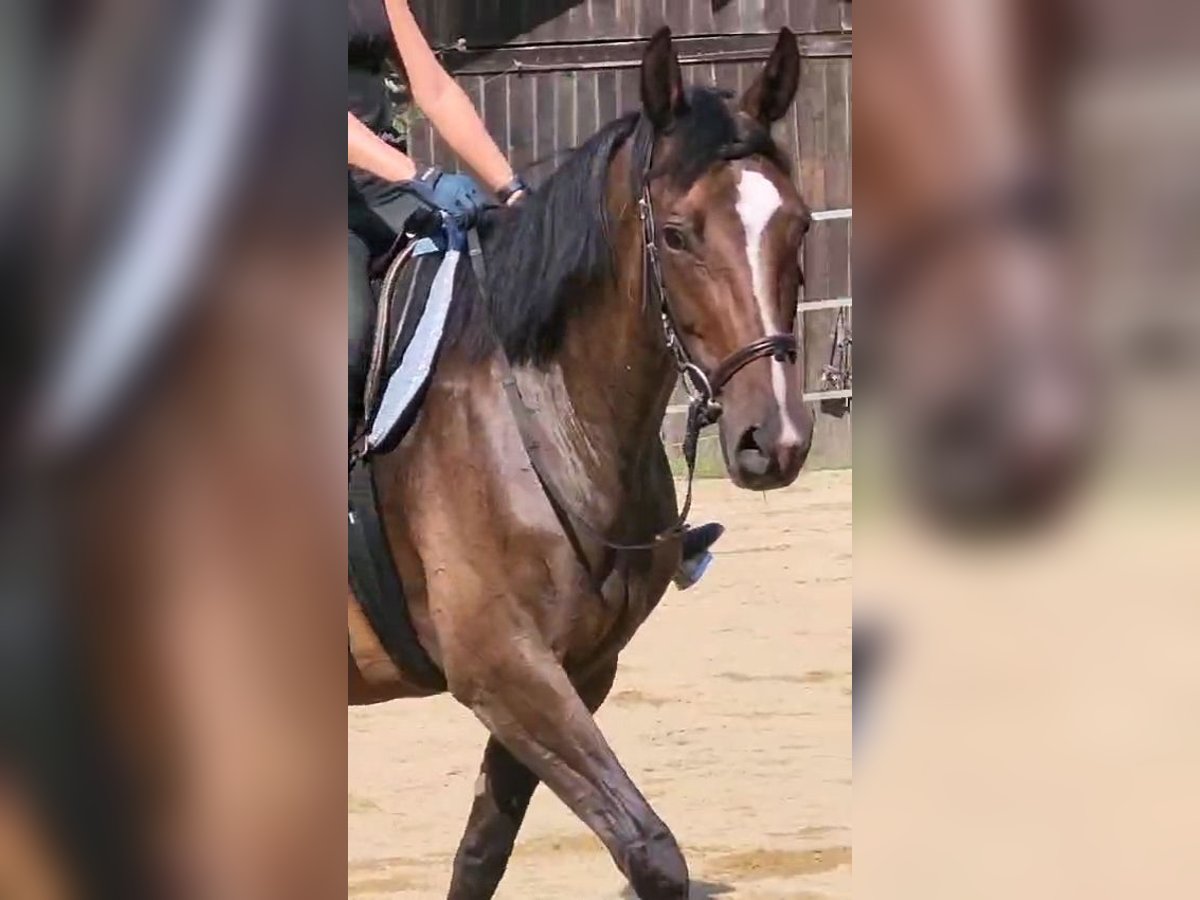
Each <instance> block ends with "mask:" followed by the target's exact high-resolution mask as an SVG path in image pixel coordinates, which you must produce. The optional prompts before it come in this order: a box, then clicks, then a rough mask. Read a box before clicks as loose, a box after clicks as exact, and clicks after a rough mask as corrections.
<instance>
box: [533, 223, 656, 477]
mask: <svg viewBox="0 0 1200 900" xmlns="http://www.w3.org/2000/svg"><path fill="white" fill-rule="evenodd" d="M613 231H614V236H615V239H616V246H617V248H618V250H617V258H618V263H617V266H616V270H617V275H616V280H615V283H608V284H603V285H595V286H592V287H590V288H588V289H586V290H591V291H595V292H596V293H595V294H594V295H592V296H584V295H583V292H581V296H579V297H578V299H577V301H576V302H578V303H579V304H580V311H579V312H578V313H577V314H576V315H574V316H572V317H571V319H570V322H569V324H568V325H567V332H566V335H565V338H564V341H563V345H562V348H561V350H560V352H559V354H558V356H557V357H556V359H555V361H554V362H553V363H552V364H550V365H549V366H548V367H547V368H545V369H543V370H542V371H540V372H539V373H537V375H536V376H534V375H532V373H531V377H530V379H529V380H530V385H529V387H528V388H527V391H528V390H532V391H534V392H535V393H537V394H538V395H540V396H539V397H538V398H537V400H538V402H536V403H535V404H534V405H536V406H538V407H539V408H542V409H545V408H546V407H547V406H549V407H550V408H552V409H553V410H554V414H553V416H551V417H550V418H553V420H554V423H555V424H554V432H555V435H554V440H555V442H556V443H558V444H559V449H560V451H561V452H564V453H567V454H569V455H570V456H571V457H572V458H573V459H574V460H575V461H576V462H577V463H579V464H580V465H582V466H583V467H584V468H585V469H586V470H587V472H588V475H589V476H590V477H591V478H593V479H595V478H600V479H601V480H607V479H608V478H609V477H611V476H613V475H621V473H626V474H627V473H629V472H631V471H637V469H638V467H640V466H641V465H644V464H645V463H646V460H647V459H648V453H649V452H650V451H653V450H654V449H655V448H656V446H657V442H658V441H659V431H660V429H661V426H662V420H663V416H664V415H665V413H666V408H667V403H668V402H669V400H670V395H671V389H672V387H673V385H674V377H673V372H674V369H673V367H672V365H671V362H670V358H669V356H668V355H667V352H666V349H665V344H664V341H663V336H662V330H661V326H660V325H659V324H658V322H657V320H656V319H655V318H654V314H653V313H652V312H651V311H648V310H646V309H644V307H643V299H642V261H641V248H640V243H639V241H640V230H639V226H638V224H637V220H636V219H633V221H632V222H630V221H624V220H622V219H620V218H618V217H617V216H615V215H614V219H613ZM530 399H533V398H530Z"/></svg>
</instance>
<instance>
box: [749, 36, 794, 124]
mask: <svg viewBox="0 0 1200 900" xmlns="http://www.w3.org/2000/svg"><path fill="white" fill-rule="evenodd" d="M799 89H800V46H799V45H798V44H797V43H796V35H795V34H793V33H792V30H791V29H790V28H784V29H783V30H782V31H780V32H779V41H778V43H776V44H775V50H774V51H773V52H772V53H771V58H770V59H768V60H767V67H766V68H765V69H763V70H762V73H761V74H760V75H759V76H758V78H757V79H756V80H755V82H754V84H752V85H750V89H749V90H748V91H746V93H745V96H743V97H742V112H744V113H746V115H748V116H750V118H752V119H755V120H757V121H758V122H761V123H762V124H763V125H766V126H768V127H769V126H771V125H773V124H775V123H776V122H778V121H779V120H780V119H782V118H783V117H784V115H785V114H786V113H787V111H788V108H789V107H790V106H791V105H792V101H793V100H795V99H796V91H798V90H799Z"/></svg>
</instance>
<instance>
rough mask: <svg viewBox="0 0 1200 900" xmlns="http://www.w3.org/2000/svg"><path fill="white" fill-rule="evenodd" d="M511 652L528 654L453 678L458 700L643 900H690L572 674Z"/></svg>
mask: <svg viewBox="0 0 1200 900" xmlns="http://www.w3.org/2000/svg"><path fill="white" fill-rule="evenodd" d="M509 646H510V647H511V648H512V649H513V650H514V651H518V650H519V651H523V652H511V653H505V654H504V658H503V659H493V660H490V661H489V663H488V664H487V665H486V666H483V667H479V666H475V667H472V668H474V670H475V671H474V672H473V673H470V674H468V673H466V672H462V673H459V675H458V676H457V677H456V676H455V674H454V673H451V672H448V674H449V675H451V689H452V690H453V691H454V693H455V695H456V696H458V697H459V699H460V700H462V701H463V702H465V703H466V704H467V705H468V706H470V707H471V708H472V709H473V710H474V711H475V713H476V715H478V716H479V718H480V719H481V720H482V721H483V722H484V724H485V725H487V727H488V729H489V730H490V731H491V732H492V734H493V735H494V736H495V737H496V739H497V740H498V741H499V742H500V743H502V744H503V745H504V746H505V747H506V748H508V750H509V752H510V753H511V754H512V755H513V756H514V757H515V758H516V759H517V760H519V761H520V762H521V763H523V764H524V765H525V766H527V767H528V768H529V769H530V770H531V771H532V772H533V773H534V774H535V775H536V776H537V777H538V778H539V779H540V780H541V781H543V782H545V783H546V785H547V786H548V787H549V788H550V789H551V790H552V791H554V793H555V794H556V795H558V797H559V798H560V799H561V800H562V801H563V802H564V803H566V804H567V806H568V807H570V809H571V811H572V812H574V813H575V815H577V816H578V817H579V818H580V819H582V820H583V822H584V823H585V824H586V825H587V826H588V827H589V828H591V829H592V831H594V832H595V833H596V835H597V836H598V837H599V838H600V840H601V841H603V842H604V845H605V846H606V847H607V848H608V850H609V852H610V853H611V854H612V857H613V860H614V861H615V862H616V864H617V866H618V868H620V870H621V871H622V873H624V874H625V876H626V877H627V878H628V879H629V881H630V883H631V884H632V885H633V888H634V890H635V891H636V892H637V895H638V897H640V898H641V900H685V898H686V897H687V896H688V871H687V863H686V862H684V859H683V854H682V853H681V852H680V850H679V845H678V844H677V843H676V842H675V838H674V836H673V835H672V834H671V832H670V830H669V829H668V828H667V826H666V825H665V824H663V822H662V820H661V819H660V818H659V817H658V816H657V815H656V814H655V812H654V810H653V809H651V808H650V804H649V803H647V802H646V799H645V798H644V797H643V796H642V795H641V793H640V792H639V791H638V789H637V787H636V786H635V785H634V783H633V781H632V780H630V778H629V775H628V774H626V772H625V770H624V769H622V768H621V764H620V763H619V762H618V761H617V757H616V755H615V754H614V753H613V751H612V749H611V748H610V747H609V746H608V743H607V741H605V740H604V735H602V734H601V733H600V729H599V728H598V727H597V726H596V723H595V721H594V720H593V719H592V715H591V712H590V711H589V710H588V706H587V704H586V703H585V702H584V700H583V699H582V698H581V697H580V695H579V693H578V692H577V691H576V689H575V686H574V685H572V684H571V681H570V679H569V678H568V677H567V673H566V672H565V671H564V670H563V668H562V666H561V665H559V663H558V661H557V660H556V659H555V658H554V657H553V656H552V655H551V654H550V653H549V652H548V651H546V650H544V649H542V648H536V647H534V646H532V645H531V644H530V642H528V641H527V640H517V641H513V642H512V643H511V644H510V645H509ZM464 896H465V895H464Z"/></svg>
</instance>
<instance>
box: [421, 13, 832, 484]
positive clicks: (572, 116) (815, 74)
mask: <svg viewBox="0 0 1200 900" xmlns="http://www.w3.org/2000/svg"><path fill="white" fill-rule="evenodd" d="M714 7H717V8H714ZM413 8H414V10H415V11H416V12H417V14H418V17H419V18H421V21H422V25H423V27H424V28H425V29H426V30H427V34H428V35H429V36H430V38H431V40H432V42H433V43H434V45H435V47H437V48H438V49H439V51H440V52H441V54H442V58H443V61H444V62H445V63H446V65H447V67H448V68H450V69H451V71H453V72H454V73H455V75H456V77H457V78H458V80H459V82H460V83H461V84H462V85H463V87H464V89H465V90H466V91H467V94H468V95H469V96H470V97H471V99H472V100H473V101H474V102H475V104H476V105H477V107H478V108H479V110H480V111H481V113H482V115H483V118H484V121H485V122H486V123H487V126H488V129H489V131H491V133H492V134H493V135H494V136H495V137H496V138H497V140H498V142H499V144H500V146H501V148H502V149H503V150H505V152H506V153H507V154H508V156H509V158H510V159H511V160H512V162H513V164H514V166H515V167H516V168H517V169H518V170H521V171H523V172H525V173H526V174H527V176H529V177H531V180H532V181H534V182H535V183H536V182H538V181H540V180H542V179H544V178H545V177H546V176H548V175H549V174H550V173H551V172H552V171H553V169H554V167H555V165H556V164H557V163H558V162H559V161H561V159H562V158H563V157H564V156H565V154H566V153H568V152H569V151H570V150H571V148H574V147H576V146H578V145H579V144H581V143H582V142H584V141H585V140H587V138H588V137H590V136H591V135H592V134H594V133H595V132H596V131H597V130H598V129H599V128H600V127H601V126H603V125H604V124H606V123H607V122H609V121H611V120H612V119H614V118H616V117H617V116H618V115H620V114H622V113H624V112H626V111H629V110H632V109H635V108H636V107H637V104H638V65H639V62H640V59H641V54H642V51H643V50H644V48H645V44H646V38H647V37H648V36H649V35H651V34H653V33H654V31H655V30H657V28H658V27H659V26H660V25H662V24H663V23H664V22H665V23H666V24H668V25H670V26H671V27H672V29H673V30H674V32H675V34H676V35H677V38H678V39H677V48H678V51H679V54H680V60H681V62H682V64H683V70H684V76H685V78H686V79H687V81H688V83H690V84H713V85H718V86H721V87H726V88H729V89H731V90H735V91H742V90H745V89H746V88H747V87H748V86H749V84H750V83H751V80H752V79H753V78H754V77H755V75H756V74H757V73H758V72H759V71H760V69H761V67H762V65H763V63H764V61H765V60H766V58H767V55H768V54H769V53H770V50H771V47H772V46H773V43H774V40H775V37H774V36H775V34H777V32H778V30H779V28H780V27H781V26H783V25H787V26H789V27H791V28H792V29H793V30H794V31H795V32H796V33H797V35H798V41H799V43H800V47H801V51H802V53H803V54H804V66H803V70H802V78H801V85H800V91H799V95H798V97H797V100H796V103H795V105H794V106H793V108H792V110H791V112H790V113H789V114H788V116H787V117H786V118H785V119H784V120H783V121H782V122H781V123H779V125H778V127H777V130H776V138H777V139H778V140H779V141H780V143H781V144H782V145H783V146H784V147H785V148H786V149H787V150H788V151H789V152H790V154H791V156H792V158H793V160H794V162H795V167H796V168H795V171H796V175H797V180H798V182H799V185H800V188H801V191H802V193H803V195H804V197H805V199H806V201H807V202H808V204H809V206H810V207H811V208H812V209H814V210H817V211H821V210H834V209H849V208H851V207H852V206H853V196H852V194H853V191H852V183H851V130H850V121H851V116H850V98H851V90H852V83H851V82H852V72H851V52H852V51H851V37H850V30H849V14H848V9H849V7H848V4H845V3H842V2H838V0H728V2H721V0H583V2H580V0H458V2H447V0H413ZM411 140H412V152H413V155H414V156H415V157H416V158H417V159H418V160H419V161H420V162H422V163H431V164H434V165H439V166H442V167H444V168H449V169H454V168H456V167H457V165H458V163H457V160H456V159H455V158H454V155H453V154H452V153H451V152H450V151H449V149H448V148H447V147H446V146H445V145H444V143H443V142H442V141H441V139H440V138H438V137H437V136H436V134H435V133H434V132H433V131H432V129H431V128H429V127H428V124H427V123H425V122H423V121H421V120H420V119H417V120H416V121H414V123H413V125H412V131H411ZM851 231H852V223H851V221H850V220H846V219H834V220H829V221H817V222H814V224H813V228H812V231H811V232H810V235H809V238H808V241H807V244H806V247H805V254H804V256H805V274H806V278H807V287H806V289H805V299H807V300H819V299H829V298H838V297H849V296H851V284H850V244H851ZM836 319H837V310H835V309H834V310H813V311H807V312H806V313H805V315H804V316H802V317H801V320H802V323H801V332H802V338H803V342H804V348H805V369H806V385H805V390H806V391H808V392H815V391H819V390H820V389H821V383H820V380H821V372H822V369H823V367H824V365H825V363H826V362H827V361H828V359H829V355H830V349H831V346H832V339H833V331H834V326H835V323H836ZM850 419H851V417H850V416H848V415H847V416H844V417H835V416H830V415H826V414H824V413H822V414H819V415H818V422H817V428H818V433H817V437H816V440H815V449H814V454H815V458H814V462H815V463H816V464H818V465H849V463H850V456H851V425H850ZM679 427H680V426H679V423H678V422H671V421H669V422H668V423H667V427H666V432H667V435H668V438H671V437H673V436H674V435H675V434H676V433H677V432H678V430H679Z"/></svg>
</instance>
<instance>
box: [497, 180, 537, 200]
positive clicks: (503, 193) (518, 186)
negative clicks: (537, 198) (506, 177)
mask: <svg viewBox="0 0 1200 900" xmlns="http://www.w3.org/2000/svg"><path fill="white" fill-rule="evenodd" d="M521 192H524V193H526V194H528V193H531V191H530V188H529V185H527V184H526V183H525V179H524V178H522V177H521V176H520V175H517V176H516V177H514V178H513V180H512V181H510V182H509V183H508V184H506V185H505V186H504V187H502V188H500V190H498V191H496V197H497V199H499V201H500V202H501V203H503V204H504V205H505V206H507V205H508V201H509V200H511V199H512V198H513V197H515V196H516V195H517V194H520V193H521Z"/></svg>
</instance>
